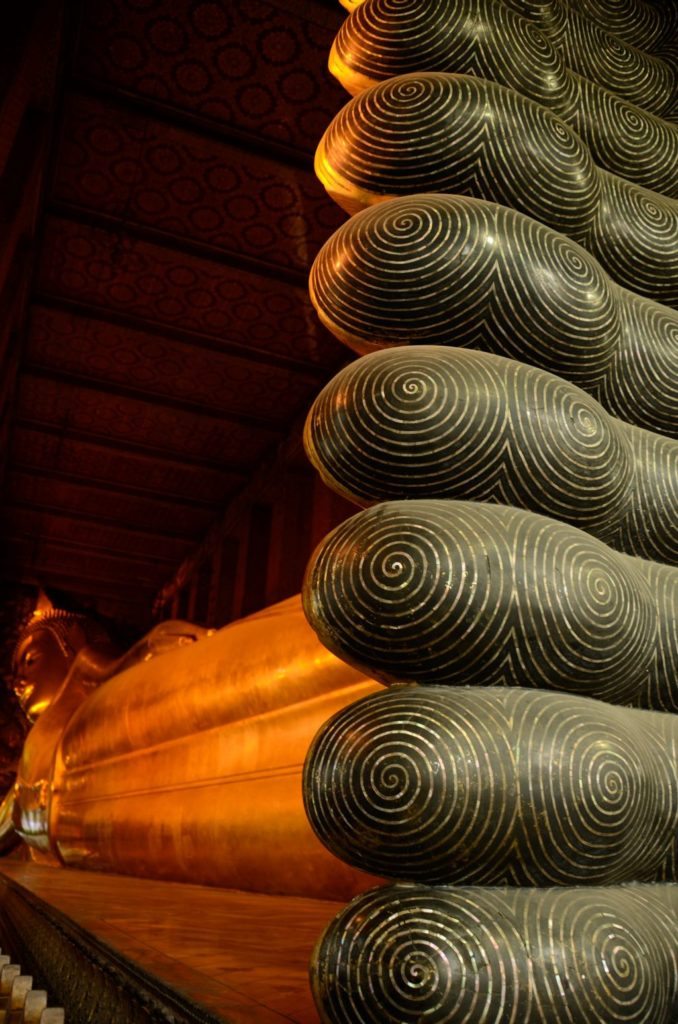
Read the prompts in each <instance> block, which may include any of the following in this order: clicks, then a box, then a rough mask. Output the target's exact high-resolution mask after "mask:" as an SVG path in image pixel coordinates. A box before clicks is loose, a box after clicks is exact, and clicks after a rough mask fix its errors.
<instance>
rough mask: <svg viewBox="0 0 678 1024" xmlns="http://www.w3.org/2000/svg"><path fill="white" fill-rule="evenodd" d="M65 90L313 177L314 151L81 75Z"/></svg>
mask: <svg viewBox="0 0 678 1024" xmlns="http://www.w3.org/2000/svg"><path fill="white" fill-rule="evenodd" d="M66 86H67V88H68V90H69V91H70V92H74V93H77V94H78V95H79V96H83V97H86V98H88V99H96V100H100V101H103V102H104V103H107V104H113V105H115V106H116V107H118V109H119V110H121V111H129V112H131V113H134V114H141V116H142V117H146V118H148V119H149V120H153V121H157V122H159V123H160V124H165V125H167V126H168V127H171V128H181V129H182V130H184V131H189V132H191V133H192V134H193V135H200V136H201V137H202V138H205V139H213V140H214V141H215V142H220V143H221V144H222V145H223V144H224V143H225V144H226V145H228V146H233V147H234V148H235V149H239V150H242V152H243V153H252V154H253V155H255V156H260V157H264V158H266V159H268V160H271V161H274V162H275V163H277V164H282V165H283V166H285V167H292V168H294V169H295V170H302V171H306V173H307V174H308V175H309V177H311V176H312V175H313V149H311V148H309V149H300V148H299V147H297V146H288V145H287V144H286V143H284V142H278V141H276V140H275V139H268V138H264V137H263V136H261V135H255V134H254V133H253V132H248V131H247V130H246V129H243V128H236V127H235V125H232V124H228V123H227V122H226V121H221V120H217V119H216V118H211V117H205V115H204V114H198V113H197V112H196V111H194V110H189V109H188V108H187V107H180V106H178V105H177V104H174V103H168V102H166V101H164V100H160V99H157V98H156V97H152V96H147V95H142V94H141V93H138V92H132V91H131V90H130V89H125V88H124V87H122V86H119V85H112V84H111V83H109V82H102V81H94V80H93V79H91V78H85V77H84V76H82V75H77V74H74V75H71V76H70V77H69V79H68V81H67V83H66Z"/></svg>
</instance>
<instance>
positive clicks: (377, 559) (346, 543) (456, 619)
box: [304, 500, 678, 711]
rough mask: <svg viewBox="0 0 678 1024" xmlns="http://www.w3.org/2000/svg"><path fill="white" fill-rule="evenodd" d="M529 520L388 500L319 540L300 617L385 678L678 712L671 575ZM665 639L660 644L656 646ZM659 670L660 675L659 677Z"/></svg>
mask: <svg viewBox="0 0 678 1024" xmlns="http://www.w3.org/2000/svg"><path fill="white" fill-rule="evenodd" d="M660 568H663V569H664V571H665V573H666V575H665V576H664V577H663V581H662V583H663V585H662V586H661V587H659V588H657V589H656V590H653V589H651V586H650V584H651V583H652V581H655V582H656V567H653V565H652V563H646V562H643V561H641V560H640V559H634V558H630V557H629V556H627V555H621V554H617V553H616V552H614V551H612V550H611V549H610V548H608V547H606V546H605V545H604V544H602V543H601V542H600V541H599V540H596V539H595V538H594V537H591V536H589V535H588V534H586V533H583V532H582V531H580V530H577V529H575V528H574V527H572V526H567V525H565V524H563V523H559V522H556V521H555V520H552V519H546V518H545V517H543V516H537V515H534V514H533V513H531V512H523V511H520V510H519V509H514V508H507V507H504V506H501V505H490V504H476V503H475V502H456V501H433V500H413V501H393V502H384V503H383V504H381V505H377V506H375V507H373V508H370V509H367V510H366V511H364V512H360V513H358V514H357V515H355V516H353V517H352V518H350V519H348V520H346V521H345V522H344V523H342V524H341V525H340V526H339V527H338V528H337V529H336V530H334V531H333V533H331V534H330V535H329V536H328V537H326V538H325V540H324V541H323V542H322V543H321V544H320V546H319V547H318V549H317V550H316V552H315V554H314V556H313V558H312V560H311V563H310V565H309V568H308V571H307V574H306V581H305V587H304V607H305V611H306V615H307V618H308V619H309V621H310V623H311V625H312V626H313V628H314V629H315V631H316V632H317V633H318V635H319V637H320V639H321V641H322V642H323V643H324V644H325V645H326V646H327V647H328V648H329V649H330V650H331V651H333V652H334V653H335V654H337V655H338V656H339V657H340V658H343V659H344V660H345V661H347V662H349V663H351V664H354V665H357V666H358V667H359V668H361V669H362V670H363V671H365V672H366V673H367V674H368V675H373V676H374V677H375V678H377V679H380V680H382V681H383V682H386V683H394V682H417V683H421V684H436V683H440V684H442V683H444V684H450V685H459V684H468V683H473V684H477V685H482V686H495V685H513V686H529V687H537V688H545V689H558V690H563V691H568V692H570V693H575V694H580V695H584V696H590V697H597V698H599V699H602V700H607V701H610V702H612V703H619V704H624V703H637V704H641V703H642V704H645V703H648V704H649V706H652V707H654V708H656V709H657V710H667V711H678V675H676V673H675V667H676V659H677V658H678V651H676V648H675V646H674V647H673V648H671V647H670V641H671V639H672V637H673V636H674V635H675V633H674V630H675V628H676V627H675V618H674V620H673V622H671V621H666V622H665V621H664V619H665V618H666V619H667V620H670V616H671V615H672V614H675V603H674V602H675V600H676V595H677V594H678V571H677V570H676V569H669V568H668V567H660ZM665 643H668V644H669V646H668V649H665V648H664V646H663V645H664V644H665ZM665 673H666V674H665Z"/></svg>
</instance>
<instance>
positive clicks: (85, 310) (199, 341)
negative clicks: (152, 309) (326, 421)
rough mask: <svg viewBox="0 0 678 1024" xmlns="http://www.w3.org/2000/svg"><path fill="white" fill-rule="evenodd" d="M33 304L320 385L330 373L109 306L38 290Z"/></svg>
mask: <svg viewBox="0 0 678 1024" xmlns="http://www.w3.org/2000/svg"><path fill="white" fill-rule="evenodd" d="M31 305H32V306H39V307H40V308H42V309H51V310H56V311H58V312H60V313H70V314H72V315H74V316H78V317H84V318H85V319H87V320H95V321H97V323H104V324H107V325H113V326H115V327H123V328H125V329H129V330H133V331H143V332H144V333H145V334H152V335H154V336H156V337H161V338H168V339H170V340H172V341H178V342H179V343H180V344H182V345H190V347H191V348H198V349H204V350H205V351H208V352H216V353H217V354H218V355H222V356H234V357H235V358H236V359H242V360H245V361H247V362H250V363H256V364H257V365H259V366H263V367H276V368H277V369H282V370H287V371H288V372H290V373H294V374H297V375H298V376H300V377H307V378H308V379H309V380H312V381H317V382H321V381H324V380H325V379H326V378H327V376H328V371H327V370H326V369H324V368H323V367H320V366H314V365H312V364H309V363H308V362H304V361H302V360H300V359H290V358H288V357H286V356H278V355H276V354H275V353H273V352H267V351H266V350H265V349H256V348H248V347H247V346H245V345H239V344H238V343H237V342H229V341H222V340H220V339H219V338H217V337H214V336H212V335H209V334H202V333H200V332H198V331H193V330H187V329H186V328H183V327H176V326H173V325H171V324H166V323H163V322H162V321H161V320H148V319H146V318H145V317H143V316H139V315H135V314H133V313H124V312H120V311H117V310H114V309H111V308H110V307H108V306H96V305H92V304H90V303H87V302H82V301H80V300H75V299H69V298H66V297H65V296H63V295H55V294H53V293H50V292H40V291H38V292H35V293H34V295H33V296H32V299H31Z"/></svg>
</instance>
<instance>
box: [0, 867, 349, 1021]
mask: <svg viewBox="0 0 678 1024" xmlns="http://www.w3.org/2000/svg"><path fill="white" fill-rule="evenodd" d="M340 909H341V905H340V904H338V903H331V902H325V901H321V900H307V899H299V898H297V897H286V896H259V895H254V894H252V893H242V892H233V891H228V890H223V889H209V888H205V887H203V886H195V885H180V884H177V883H173V882H153V881H146V880H144V879H138V878H126V877H122V876H118V875H101V874H95V873H93V872H92V873H90V872H86V871H71V870H60V869H58V868H48V867H38V866H37V865H33V864H19V863H11V862H7V861H6V862H3V863H1V864H0V932H1V934H0V945H2V946H3V947H5V946H6V947H7V948H8V949H10V950H11V951H12V955H13V956H14V957H16V958H18V959H19V961H20V963H21V964H22V967H23V969H24V970H25V971H26V972H27V973H33V974H34V975H35V977H36V981H37V982H38V983H39V984H40V985H41V986H44V987H46V988H47V989H48V990H49V992H50V994H51V996H52V997H53V999H54V1001H55V1002H58V1003H59V1005H61V1006H64V1007H65V1009H66V1021H67V1022H68V1024H91V1022H92V1021H96V1024H121V1022H122V1021H124V1022H125V1024H149V1022H162V1024H170V1022H171V1024H188V1022H190V1024H216V1022H220V1024H224V1022H228V1024H280V1022H281V1021H287V1022H290V1021H293V1022H296V1024H317V1022H318V1016H317V1013H316V1011H315V1008H314V1005H313V1001H312V998H311V993H310V989H309V985H308V965H309V961H310V957H311V950H312V949H313V946H314V945H315V943H316V941H317V939H318V937H319V935H320V933H321V931H322V930H323V928H324V927H325V925H326V924H327V923H328V921H329V920H330V919H331V918H332V917H334V916H335V914H336V913H338V911H339V910H340Z"/></svg>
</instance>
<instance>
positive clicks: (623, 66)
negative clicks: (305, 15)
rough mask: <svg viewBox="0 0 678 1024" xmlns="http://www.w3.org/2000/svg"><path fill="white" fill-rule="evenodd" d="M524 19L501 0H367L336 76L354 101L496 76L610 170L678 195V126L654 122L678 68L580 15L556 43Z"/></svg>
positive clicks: (337, 52) (569, 20) (346, 38)
mask: <svg viewBox="0 0 678 1024" xmlns="http://www.w3.org/2000/svg"><path fill="white" fill-rule="evenodd" d="M554 2H555V0H552V5H551V6H553V3H554ZM520 13H523V14H524V13H527V12H525V11H524V10H523V11H521V12H520ZM520 13H518V14H517V13H516V12H515V11H513V10H511V9H510V8H508V7H507V6H506V5H505V4H504V3H501V2H499V0H436V2H435V3H431V0H365V2H364V3H362V4H361V5H360V6H359V7H357V8H356V10H355V11H354V13H353V14H352V15H351V17H350V18H348V19H347V20H346V21H345V22H344V24H343V25H342V27H341V28H340V30H339V34H338V35H337V38H336V40H335V42H334V45H333V47H332V51H331V54H330V70H331V71H332V73H333V74H334V75H336V77H337V78H338V79H339V81H340V82H341V83H342V85H344V87H345V88H346V89H347V90H348V91H349V92H350V93H352V94H353V95H357V94H358V93H359V92H361V91H362V90H364V89H366V88H369V87H370V86H373V85H375V84H376V83H378V82H382V81H384V80H385V79H388V78H391V77H393V76H394V75H402V74H407V73H410V72H419V71H444V72H452V73H454V74H463V75H476V76H478V77H479V78H484V79H488V80H490V81H492V82H496V83H498V84H499V85H503V86H507V87H508V88H510V89H515V91H516V92H518V93H520V94H521V95H522V96H526V97H527V98H528V99H531V100H535V101H536V102H538V103H540V104H542V105H543V106H546V107H548V108H549V109H550V110H551V111H553V113H554V114H557V115H558V116H559V117H561V118H562V119H563V121H565V122H566V123H567V124H568V125H569V127H570V128H573V129H574V130H575V131H576V132H577V133H578V134H579V135H581V137H582V138H583V140H584V141H585V142H586V144H587V145H588V146H589V148H590V150H591V153H592V155H593V158H594V160H595V161H596V163H598V164H599V165H600V166H601V167H603V168H605V169H606V170H608V171H611V172H613V173H614V174H619V175H621V176H622V177H624V178H628V179H629V180H631V181H634V182H636V183H637V184H639V185H642V186H643V187H645V188H649V189H653V190H654V191H658V192H665V193H666V194H667V195H669V196H673V197H674V198H675V197H676V196H678V128H677V127H676V126H675V125H673V124H671V123H669V122H668V121H663V120H661V116H654V115H662V114H664V113H670V111H671V109H672V96H674V95H675V93H676V90H677V89H678V71H676V70H675V69H674V68H673V67H672V66H671V65H670V64H668V63H667V62H665V61H662V60H660V59H659V58H657V57H652V56H648V55H644V54H641V53H640V52H639V51H638V50H635V49H633V48H632V47H629V46H627V45H626V44H624V43H622V42H621V41H620V40H614V38H613V37H611V36H609V35H608V34H607V33H605V32H604V31H603V30H602V29H600V28H598V27H597V26H596V25H595V23H593V22H591V21H590V20H588V19H586V18H584V17H582V16H580V15H577V14H576V13H575V12H573V11H572V12H569V11H568V12H567V14H565V15H564V16H563V17H562V19H561V20H562V22H563V30H562V31H561V32H558V33H557V35H556V38H555V39H554V41H553V42H551V41H550V40H549V38H547V35H545V34H544V33H542V32H540V31H539V29H538V28H537V27H536V25H535V24H534V23H533V22H532V21H530V20H528V18H525V17H521V16H520ZM549 15H550V17H553V11H552V10H550V11H549ZM479 24H480V25H482V31H478V25H479ZM536 24H537V25H538V24H539V21H537V23H536ZM555 43H557V45H555ZM596 56H597V58H598V59H597V60H596ZM570 69H572V70H574V71H576V72H577V74H574V75H573V74H572V71H571V70H570ZM580 75H584V76H586V77H585V78H583V79H582V78H580V77H579V76H580ZM589 79H592V80H589ZM598 83H600V84H598ZM601 86H604V88H601ZM610 90H611V91H610ZM636 104H638V105H636Z"/></svg>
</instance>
